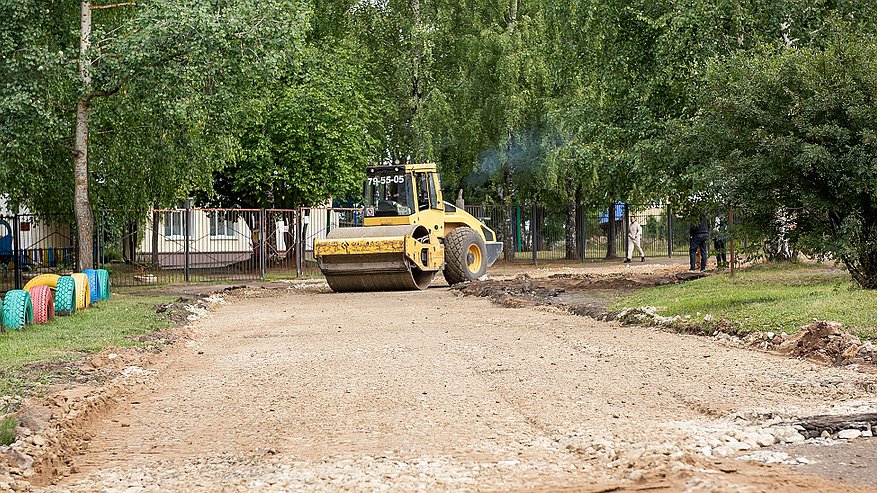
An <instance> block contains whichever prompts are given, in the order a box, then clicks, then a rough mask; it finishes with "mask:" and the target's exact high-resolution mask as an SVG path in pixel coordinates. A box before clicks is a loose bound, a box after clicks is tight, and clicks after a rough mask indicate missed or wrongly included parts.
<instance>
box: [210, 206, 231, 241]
mask: <svg viewBox="0 0 877 493" xmlns="http://www.w3.org/2000/svg"><path fill="white" fill-rule="evenodd" d="M234 226H235V220H234V219H233V218H232V217H231V215H230V214H228V213H226V212H214V213H211V214H210V237H211V238H229V237H233V236H234V235H235V230H234Z"/></svg>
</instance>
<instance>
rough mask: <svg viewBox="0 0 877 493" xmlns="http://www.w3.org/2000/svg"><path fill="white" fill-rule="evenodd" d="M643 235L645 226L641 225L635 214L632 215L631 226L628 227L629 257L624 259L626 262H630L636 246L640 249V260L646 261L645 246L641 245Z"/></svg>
mask: <svg viewBox="0 0 877 493" xmlns="http://www.w3.org/2000/svg"><path fill="white" fill-rule="evenodd" d="M642 237H643V227H642V226H640V225H639V222H638V221H637V220H636V217H635V216H630V227H629V228H627V258H626V259H624V263H625V264H629V263H630V258H631V257H632V256H633V249H634V247H636V249H637V250H639V258H640V262H645V261H646V254H645V253H643V248H642V246H640V240H642Z"/></svg>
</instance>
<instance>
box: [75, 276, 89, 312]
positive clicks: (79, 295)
mask: <svg viewBox="0 0 877 493" xmlns="http://www.w3.org/2000/svg"><path fill="white" fill-rule="evenodd" d="M70 277H72V278H73V280H74V281H76V309H77V310H84V309H86V308H88V306H89V305H91V290H90V289H89V286H88V276H86V275H85V274H82V273H76V274H70Z"/></svg>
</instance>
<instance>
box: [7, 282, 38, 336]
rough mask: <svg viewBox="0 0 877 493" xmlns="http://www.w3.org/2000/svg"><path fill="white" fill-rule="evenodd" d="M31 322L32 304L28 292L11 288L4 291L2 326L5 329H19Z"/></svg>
mask: <svg viewBox="0 0 877 493" xmlns="http://www.w3.org/2000/svg"><path fill="white" fill-rule="evenodd" d="M32 323H33V304H32V303H31V301H30V293H28V292H27V291H25V290H23V289H13V290H12V291H8V292H7V293H6V299H5V300H4V303H3V326H4V327H6V330H20V329H23V328H24V327H25V326H26V325H28V324H32Z"/></svg>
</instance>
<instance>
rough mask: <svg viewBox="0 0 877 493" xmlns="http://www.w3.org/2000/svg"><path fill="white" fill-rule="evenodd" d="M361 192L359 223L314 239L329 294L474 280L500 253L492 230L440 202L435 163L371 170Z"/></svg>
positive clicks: (315, 255) (498, 244)
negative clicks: (439, 276)
mask: <svg viewBox="0 0 877 493" xmlns="http://www.w3.org/2000/svg"><path fill="white" fill-rule="evenodd" d="M363 190H364V199H363V226H361V227H353V228H337V229H335V230H333V231H331V232H330V233H329V234H328V235H327V237H326V239H325V240H316V241H315V242H314V257H316V259H317V262H318V263H319V266H320V270H321V271H322V272H323V275H324V276H326V281H327V282H328V283H329V287H330V288H332V290H333V291H337V292H341V291H401V290H414V289H426V287H427V286H429V284H430V282H432V280H433V278H434V277H435V275H436V274H437V273H438V272H439V271H443V272H444V276H445V280H447V281H448V284H457V283H459V282H463V281H472V280H475V279H478V278H480V277H482V276H483V275H484V273H485V271H486V270H487V268H488V267H490V266H491V265H493V263H494V262H495V261H496V259H497V258H499V255H500V254H501V253H502V243H501V242H498V241H496V233H494V231H493V230H492V229H490V228H488V227H487V226H486V225H484V223H482V222H481V221H479V220H478V219H476V218H475V217H473V216H472V215H470V214H468V213H466V211H464V210H462V209H459V208H457V207H455V206H454V205H452V204H449V203H446V202H444V201H442V187H441V182H440V180H439V174H438V171H437V170H436V166H435V164H434V163H426V164H405V165H383V166H370V167H368V169H367V170H366V180H365V184H364V186H363Z"/></svg>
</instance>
